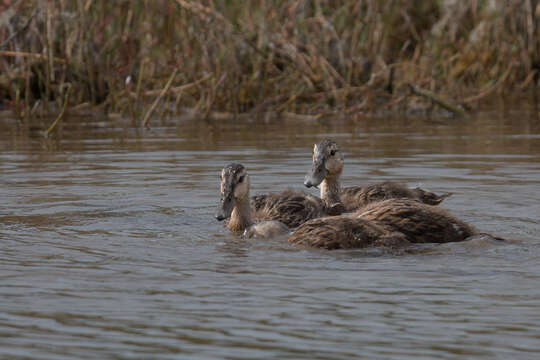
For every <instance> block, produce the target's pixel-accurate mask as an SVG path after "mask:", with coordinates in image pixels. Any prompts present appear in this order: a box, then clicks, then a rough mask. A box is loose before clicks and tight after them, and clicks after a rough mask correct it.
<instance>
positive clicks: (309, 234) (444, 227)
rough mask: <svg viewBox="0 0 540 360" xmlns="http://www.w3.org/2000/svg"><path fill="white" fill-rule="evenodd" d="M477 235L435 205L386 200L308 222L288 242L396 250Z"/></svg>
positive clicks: (313, 245) (329, 248)
mask: <svg viewBox="0 0 540 360" xmlns="http://www.w3.org/2000/svg"><path fill="white" fill-rule="evenodd" d="M479 234H481V233H479V232H478V231H477V230H476V229H475V228H474V227H473V226H472V225H470V224H468V223H466V222H465V221H462V220H460V219H458V218H456V217H454V216H453V215H452V214H450V213H449V212H448V211H446V210H444V209H441V208H439V207H437V206H434V205H429V204H424V203H421V202H418V201H416V200H411V199H388V200H383V201H379V202H373V203H371V204H368V205H367V206H366V207H364V208H363V209H362V210H360V211H356V212H354V213H348V214H343V215H339V216H332V217H324V218H319V219H313V220H309V221H307V222H305V223H303V224H302V225H300V226H299V227H298V228H296V229H295V230H294V231H293V233H292V234H291V235H290V236H289V239H288V241H289V243H290V244H293V245H297V246H301V247H314V248H322V249H327V250H335V249H354V248H366V247H391V248H399V247H406V246H409V245H411V244H418V243H448V242H460V241H464V240H466V239H467V238H469V237H471V236H474V235H479Z"/></svg>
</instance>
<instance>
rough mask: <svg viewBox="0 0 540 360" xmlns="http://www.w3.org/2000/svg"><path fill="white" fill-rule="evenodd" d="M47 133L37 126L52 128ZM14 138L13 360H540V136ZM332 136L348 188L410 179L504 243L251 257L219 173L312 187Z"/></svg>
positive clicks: (393, 128)
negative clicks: (223, 205) (314, 160)
mask: <svg viewBox="0 0 540 360" xmlns="http://www.w3.org/2000/svg"><path fill="white" fill-rule="evenodd" d="M36 122H39V121H37V120H36ZM153 126H154V127H153V129H152V131H150V132H149V131H141V130H138V129H134V128H133V127H132V126H131V123H130V122H129V121H121V120H104V119H92V118H89V119H70V120H67V121H66V122H65V123H63V124H62V125H61V127H60V129H59V132H58V133H57V134H56V135H55V136H54V137H53V138H50V139H42V138H41V137H39V131H38V130H37V129H36V128H35V127H29V126H24V125H17V123H16V122H15V121H13V120H9V119H3V120H2V121H0V134H1V135H0V150H1V153H0V181H1V185H2V186H1V188H0V198H1V199H2V203H1V205H0V244H1V246H0V358H1V359H285V358H289V359H291V358H298V359H299V358H302V359H357V358H366V359H398V358H399V359H462V358H478V359H537V358H539V357H540V301H539V300H540V286H538V285H539V284H540V238H539V236H538V233H539V231H540V225H539V214H540V195H539V194H540V165H539V164H540V163H539V160H540V121H539V120H537V119H536V118H534V117H532V116H531V115H529V114H527V113H525V114H524V113H520V112H506V113H491V114H490V113H486V114H484V115H483V116H480V117H478V118H475V119H467V120H451V119H440V120H436V121H433V120H426V119H416V120H411V119H376V120H361V121H336V122H333V123H319V124H310V123H296V124H294V123H285V122H279V121H278V122H270V123H264V122H258V121H253V122H251V123H244V124H241V123H237V124H235V123H234V122H220V123H216V124H212V123H207V122H203V121H200V122H179V121H172V120H171V121H162V122H154V124H153ZM324 137H332V138H333V139H335V140H337V141H338V143H339V144H340V145H341V147H342V149H343V151H344V153H345V156H346V159H345V161H346V165H345V170H344V174H343V183H344V185H356V184H364V183H366V184H367V183H370V182H378V181H384V180H399V181H403V182H406V183H407V184H409V185H410V186H418V185H420V186H422V187H423V188H426V189H430V190H432V191H435V192H446V191H451V192H453V193H454V195H453V196H452V197H451V198H449V199H447V200H445V201H444V203H443V204H442V206H443V207H444V208H447V209H449V210H450V211H451V212H452V213H453V214H455V215H456V216H458V217H460V218H463V219H466V220H467V221H469V222H471V223H472V224H474V225H475V226H477V227H478V228H480V229H481V230H483V231H487V232H492V233H495V234H497V235H499V236H503V237H505V238H507V239H508V240H509V241H507V243H505V244H501V243H496V242H491V241H489V240H487V239H476V240H473V241H469V242H466V243H460V244H445V245H440V246H437V245H429V246H426V247H419V248H417V249H414V250H413V251H411V252H408V253H406V254H388V253H380V252H377V251H334V252H328V251H320V250H300V249H296V248H294V247H292V246H289V245H288V244H286V243H284V242H283V241H280V240H270V241H262V240H258V241H244V240H241V239H238V238H236V237H235V236H233V235H231V234H229V233H228V231H227V230H226V229H224V228H223V226H222V224H221V223H218V222H217V221H216V220H215V219H214V218H213V214H214V212H215V209H216V206H217V202H218V199H219V194H218V183H219V180H218V175H219V173H220V170H221V168H222V167H223V166H224V165H226V164H228V163H230V162H232V161H237V162H241V163H243V164H244V165H245V166H246V167H247V169H248V171H249V172H250V174H251V183H252V193H257V192H268V191H278V190H283V189H285V188H287V187H290V186H293V187H298V188H300V187H301V184H302V180H303V177H304V175H305V173H306V172H307V171H308V170H309V168H310V165H311V164H310V161H311V149H312V146H313V143H314V142H317V141H319V140H321V139H322V138H324Z"/></svg>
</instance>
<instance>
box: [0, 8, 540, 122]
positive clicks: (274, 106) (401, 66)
mask: <svg viewBox="0 0 540 360" xmlns="http://www.w3.org/2000/svg"><path fill="white" fill-rule="evenodd" d="M536 3H537V1H533V0H523V1H504V0H490V1H474V0H470V1H469V0H467V1H445V0H442V1H422V0H413V1H406V0H387V1H378V0H366V1H352V0H341V1H337V0H326V1H324V0H319V1H299V0H281V1H279V0H278V1H269V0H261V1H257V2H255V1H248V2H240V1H227V0H214V1H208V0H206V1H188V0H152V1H149V0H148V1H143V0H140V1H131V0H123V1H122V0H120V1H106V0H56V1H46V2H43V1H38V0H18V1H17V0H11V1H4V2H2V3H0V100H1V101H2V103H3V106H4V107H9V108H12V109H13V111H14V112H15V113H16V114H17V115H18V116H20V117H21V118H28V117H31V116H36V115H40V114H47V113H56V114H57V113H58V112H59V111H61V110H62V109H63V108H64V107H65V106H64V105H65V104H64V99H65V96H64V95H65V94H66V92H67V89H70V96H69V104H68V107H67V110H66V111H67V112H70V111H76V109H77V108H78V107H80V106H81V104H88V103H90V104H93V105H92V106H94V107H95V110H96V111H98V110H99V111H104V112H114V113H119V114H122V115H123V116H131V117H133V118H135V119H137V121H139V123H140V124H143V123H145V124H146V123H148V122H149V121H150V119H151V117H159V116H176V115H178V114H179V113H181V112H182V111H184V109H186V108H188V109H190V111H191V112H193V111H194V112H196V113H198V114H201V116H210V114H212V113H214V112H220V113H230V114H241V113H249V114H263V113H270V112H271V113H276V114H281V113H287V114H302V115H312V116H314V117H320V116H328V115H332V116H335V115H352V114H355V113H359V112H361V113H367V114H373V113H377V112H381V111H384V112H397V111H415V110H420V111H424V110H426V109H429V108H430V107H431V106H432V105H433V99H430V98H429V97H428V98H422V99H419V98H417V97H415V95H414V94H411V92H410V91H409V86H407V85H408V84H412V85H414V86H415V87H416V88H418V89H425V90H429V91H428V92H427V93H428V94H429V93H433V94H437V96H438V98H441V99H443V102H445V101H447V102H448V103H449V104H450V103H451V104H453V105H452V106H459V105H462V106H464V108H465V109H468V110H471V109H472V110H473V111H474V109H475V108H476V107H477V106H478V105H479V104H481V102H482V101H486V100H487V99H489V98H491V97H493V96H505V94H515V92H516V91H521V92H523V91H527V90H530V89H535V88H536V84H537V82H538V71H539V68H540V49H539V39H540V36H539V30H538V23H539V21H538V19H539V17H540V4H536ZM6 4H7V5H6ZM44 4H45V5H44Z"/></svg>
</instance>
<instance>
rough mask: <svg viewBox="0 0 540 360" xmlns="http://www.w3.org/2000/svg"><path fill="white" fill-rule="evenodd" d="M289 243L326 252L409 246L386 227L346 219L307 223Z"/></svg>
mask: <svg viewBox="0 0 540 360" xmlns="http://www.w3.org/2000/svg"><path fill="white" fill-rule="evenodd" d="M289 243H291V244H294V245H297V246H302V247H315V248H322V249H327V250H336V249H358V248H366V247H372V246H389V247H398V246H405V245H407V244H410V243H409V242H408V241H407V239H406V237H405V235H403V234H401V233H399V232H393V231H391V230H389V229H388V228H387V227H385V226H384V225H381V224H377V223H376V222H373V221H369V220H366V219H362V218H354V217H351V216H347V215H341V216H333V217H325V218H318V219H314V220H310V221H307V222H305V223H303V224H302V225H300V226H299V227H298V228H297V229H296V230H295V231H294V232H293V233H292V235H291V236H290V237H289Z"/></svg>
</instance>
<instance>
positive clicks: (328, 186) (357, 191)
mask: <svg viewBox="0 0 540 360" xmlns="http://www.w3.org/2000/svg"><path fill="white" fill-rule="evenodd" d="M343 162H344V156H343V153H342V152H341V151H340V149H339V147H338V145H337V144H336V142H335V141H333V140H330V139H325V140H323V141H321V142H320V143H318V144H315V146H314V148H313V167H312V171H311V173H309V174H308V175H307V176H306V178H305V180H304V185H305V186H306V187H308V188H309V187H312V186H318V185H319V184H320V185H321V198H322V199H323V200H324V201H325V202H326V203H327V206H329V208H342V209H343V210H344V211H346V212H350V211H355V210H358V209H361V208H363V207H364V206H366V205H367V204H370V203H372V202H375V201H380V200H385V199H397V198H409V199H414V200H417V201H420V202H423V203H426V204H430V205H438V204H439V203H440V202H441V201H443V200H444V199H445V198H447V197H448V196H450V195H451V194H450V193H446V194H443V195H437V194H434V193H432V192H429V191H426V190H423V189H420V188H415V189H409V188H408V187H407V186H406V185H403V184H399V183H396V182H390V181H387V182H383V183H377V184H371V185H365V186H352V187H347V188H344V189H341V187H340V181H339V179H340V176H341V172H342V171H343Z"/></svg>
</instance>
